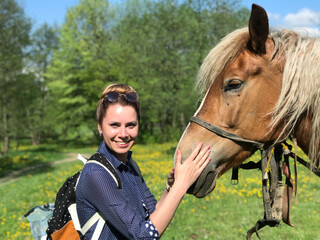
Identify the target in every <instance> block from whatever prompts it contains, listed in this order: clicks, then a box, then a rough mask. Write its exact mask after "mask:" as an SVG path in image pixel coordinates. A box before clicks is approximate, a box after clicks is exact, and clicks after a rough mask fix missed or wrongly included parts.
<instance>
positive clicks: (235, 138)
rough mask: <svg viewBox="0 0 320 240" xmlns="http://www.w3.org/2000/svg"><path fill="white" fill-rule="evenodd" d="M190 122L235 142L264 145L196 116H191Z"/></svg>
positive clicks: (261, 147) (259, 146)
mask: <svg viewBox="0 0 320 240" xmlns="http://www.w3.org/2000/svg"><path fill="white" fill-rule="evenodd" d="M190 122H194V123H196V124H198V125H200V126H201V127H204V128H205V129H207V130H209V131H211V132H213V133H215V134H217V135H219V136H220V137H224V138H228V139H230V140H233V141H235V142H243V143H249V144H252V145H254V146H255V147H257V148H258V149H263V148H264V145H265V144H264V143H261V142H256V141H253V140H249V139H244V138H242V137H241V136H239V135H237V134H235V133H232V132H228V131H226V130H224V129H222V128H219V127H217V126H215V125H213V124H211V123H209V122H207V121H205V120H203V119H201V118H198V117H196V116H192V117H191V119H190Z"/></svg>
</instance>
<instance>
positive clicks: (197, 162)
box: [168, 143, 211, 191]
mask: <svg viewBox="0 0 320 240" xmlns="http://www.w3.org/2000/svg"><path fill="white" fill-rule="evenodd" d="M202 145H203V143H200V144H199V145H198V146H197V147H196V148H195V149H194V150H193V151H192V153H191V154H190V156H189V157H188V158H186V159H185V161H184V162H183V163H181V152H180V150H179V149H177V154H176V167H175V170H174V184H175V185H178V186H179V187H180V188H184V189H185V191H187V190H188V188H189V187H190V186H191V185H192V184H193V183H194V182H195V181H196V180H197V178H198V177H199V176H200V174H201V173H202V171H203V170H204V169H205V167H206V166H207V165H208V163H209V162H210V160H211V158H210V157H209V154H210V147H209V146H207V147H205V148H203V149H202V150H201V151H200V149H201V147H202ZM169 176H170V174H169ZM168 180H169V178H168Z"/></svg>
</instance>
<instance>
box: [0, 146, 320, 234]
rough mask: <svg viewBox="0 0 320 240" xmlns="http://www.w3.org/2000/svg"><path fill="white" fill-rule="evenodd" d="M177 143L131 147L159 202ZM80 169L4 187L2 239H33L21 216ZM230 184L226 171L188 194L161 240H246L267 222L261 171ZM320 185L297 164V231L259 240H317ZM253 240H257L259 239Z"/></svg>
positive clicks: (56, 169)
mask: <svg viewBox="0 0 320 240" xmlns="http://www.w3.org/2000/svg"><path fill="white" fill-rule="evenodd" d="M176 144H177V143H175V142H173V143H164V144H148V145H141V144H138V145H135V146H134V148H133V157H134V159H135V160H136V161H137V163H138V164H139V166H140V168H141V171H142V174H143V176H144V179H145V181H146V182H147V184H148V187H150V190H151V192H152V193H153V194H154V195H155V197H156V198H157V199H159V198H160V196H161V194H162V191H163V190H164V187H165V182H166V178H167V174H168V172H169V171H170V169H171V167H172V166H173V160H172V156H173V152H174V150H175V147H176ZM54 148H55V147H54ZM50 149H52V148H50V146H49V148H48V149H46V147H45V146H43V152H41V151H39V152H38V153H37V154H38V155H39V156H40V155H44V154H43V153H45V152H47V151H48V150H50ZM39 150H40V149H39ZM95 150H96V148H86V149H71V151H73V152H78V151H81V152H82V153H86V155H87V156H89V155H91V154H93V153H94V152H95ZM23 154H25V153H24V152H21V155H23ZM301 154H302V152H299V155H300V156H301ZM18 155H19V154H18V153H17V155H16V156H18ZM258 158H259V155H254V156H253V157H252V158H251V159H250V160H253V161H257V160H258ZM60 159H61V158H60V156H56V160H60ZM292 162H293V161H291V163H292ZM81 167H82V164H81V163H80V162H71V163H70V162H69V163H63V164H60V165H55V166H52V167H48V166H47V167H46V168H42V169H41V170H39V171H36V172H34V171H33V172H29V173H25V175H23V176H21V177H20V178H19V179H18V180H16V181H15V182H10V183H4V184H0V195H1V202H0V226H1V228H0V239H8V240H10V239H14V240H31V239H32V237H31V231H30V228H29V225H28V221H27V219H23V220H19V219H20V217H21V216H23V215H24V214H25V213H26V212H27V211H28V210H29V209H31V208H32V207H34V206H36V205H42V204H46V203H47V202H53V201H54V199H55V195H56V193H57V191H58V189H59V188H60V187H61V186H62V184H63V182H64V181H65V179H66V178H67V177H68V176H71V175H72V174H74V173H75V172H76V171H78V170H79V169H81ZM291 167H292V169H291V170H293V166H291ZM230 179H231V172H227V173H226V174H225V175H224V176H222V177H221V178H219V179H218V181H217V187H216V189H215V190H214V191H213V192H212V193H210V194H209V195H208V196H207V197H205V198H202V199H197V198H195V197H194V196H190V195H186V196H185V197H184V198H183V200H182V202H181V204H180V206H179V208H178V210H177V212H176V214H175V216H174V218H173V220H172V222H171V223H170V225H169V227H168V229H167V230H166V232H165V233H164V235H163V237H162V238H161V239H165V240H166V239H168V240H169V239H170V240H172V239H179V240H180V239H217V240H218V239H221V240H225V239H245V236H246V231H247V230H248V229H249V228H251V227H252V226H253V225H254V224H255V223H256V221H257V220H258V219H260V218H262V217H263V200H262V197H261V172H259V171H257V170H247V171H245V170H243V171H240V175H239V184H238V185H236V186H234V185H232V184H231V181H230ZM319 183H320V182H319V178H318V177H317V176H315V175H314V174H312V173H311V172H309V171H308V169H306V168H304V167H302V166H301V165H300V164H298V201H299V203H295V202H294V201H293V206H292V210H291V222H292V223H293V224H294V225H295V227H294V228H291V227H288V226H287V225H285V224H284V223H282V224H281V226H280V227H278V228H269V227H265V228H264V229H262V230H260V232H259V234H260V236H261V238H262V239H271V240H273V239H274V240H275V239H310V240H311V239H318V236H319V234H320V230H319V228H318V224H319V221H320V211H319V204H320V192H319V187H318V186H319ZM252 238H253V239H257V238H256V236H255V235H253V237H252Z"/></svg>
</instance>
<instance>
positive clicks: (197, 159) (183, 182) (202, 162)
mask: <svg viewBox="0 0 320 240" xmlns="http://www.w3.org/2000/svg"><path fill="white" fill-rule="evenodd" d="M201 147H202V143H201V144H199V145H198V146H197V147H196V148H195V150H194V151H193V152H192V153H191V155H190V156H189V157H188V158H187V159H186V160H185V161H184V162H183V164H182V163H181V152H180V151H179V150H177V161H176V167H175V170H174V175H175V178H174V184H173V186H172V188H171V190H170V191H169V192H167V191H166V190H165V192H164V193H163V195H162V196H161V199H160V200H159V203H158V204H157V207H156V210H155V211H154V212H153V213H152V214H151V216H150V220H151V222H152V223H153V225H154V226H155V227H156V228H157V230H158V232H159V234H160V235H161V234H162V233H163V232H164V231H165V229H166V228H167V226H168V225H169V223H170V221H171V219H172V218H173V216H174V213H175V211H176V209H177V208H178V206H179V204H180V202H181V200H182V198H183V196H184V195H185V193H186V192H187V190H188V188H189V187H190V186H191V185H192V184H193V183H194V181H195V180H196V179H197V178H198V177H199V175H200V174H201V172H202V171H203V170H204V168H205V167H206V166H207V164H208V163H209V161H210V160H211V159H210V158H209V157H208V156H209V153H210V148H209V147H205V148H204V149H203V150H201V151H200V149H201Z"/></svg>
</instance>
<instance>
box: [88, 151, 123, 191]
mask: <svg viewBox="0 0 320 240" xmlns="http://www.w3.org/2000/svg"><path fill="white" fill-rule="evenodd" d="M88 163H95V164H98V165H100V166H102V167H103V168H104V169H105V170H106V171H107V172H108V173H109V174H110V176H111V177H112V178H113V180H114V181H115V182H116V185H117V187H118V188H119V189H122V183H121V180H120V177H119V175H118V173H117V171H116V169H115V168H114V166H113V165H112V164H111V163H110V162H109V160H108V159H107V158H106V157H105V156H104V155H103V154H102V153H99V152H96V153H95V154H93V155H92V156H91V157H90V158H89V160H88V161H87V162H86V164H88Z"/></svg>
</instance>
